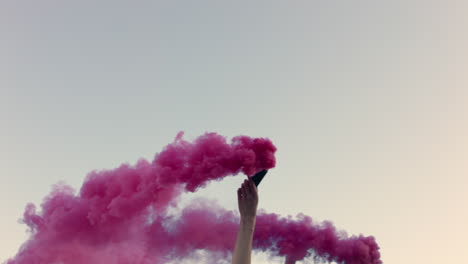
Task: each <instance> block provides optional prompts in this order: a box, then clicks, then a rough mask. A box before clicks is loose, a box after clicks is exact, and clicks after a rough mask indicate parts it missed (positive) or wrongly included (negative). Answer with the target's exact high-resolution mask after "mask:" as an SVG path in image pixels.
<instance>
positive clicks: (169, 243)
mask: <svg viewBox="0 0 468 264" xmlns="http://www.w3.org/2000/svg"><path fill="white" fill-rule="evenodd" d="M182 135H183V134H182V133H179V134H178V135H177V137H176V139H175V141H174V142H173V143H172V144H170V145H168V146H166V147H165V149H164V150H163V151H162V152H161V153H159V154H157V155H156V156H155V158H154V160H153V161H151V162H149V161H146V160H140V161H138V163H137V164H136V165H134V166H130V165H127V164H124V165H121V166H120V167H118V168H116V169H114V170H105V171H93V172H91V173H89V174H88V176H87V178H86V179H85V182H84V184H83V186H82V187H81V189H80V192H79V193H78V194H75V193H74V191H73V189H72V188H71V187H69V186H66V185H56V186H55V187H54V189H53V191H52V192H51V193H50V194H49V195H48V196H47V197H46V198H45V199H44V202H43V203H42V204H41V211H40V212H36V208H35V206H34V205H32V204H28V205H27V207H26V210H25V212H24V215H23V222H24V223H26V224H27V225H28V227H29V231H30V233H31V237H30V239H29V240H28V241H27V242H26V243H25V244H24V245H23V246H22V247H21V248H20V250H19V252H18V253H17V255H16V256H15V257H14V258H13V259H10V260H8V261H7V262H6V263H7V264H78V263H90V264H94V263H96V264H97V263H118V264H120V263H121V264H130V263H131V264H149V263H152V264H155V263H156V264H158V263H167V262H170V261H173V260H177V259H182V258H185V257H188V256H192V255H193V252H194V251H195V250H197V249H203V250H205V251H206V252H212V253H213V254H215V255H213V256H216V258H218V259H217V260H214V259H213V261H212V262H216V263H223V261H224V262H226V259H228V258H229V254H230V252H232V249H233V247H234V242H235V235H236V230H237V223H238V216H237V214H236V213H234V212H230V211H225V210H223V209H221V208H215V207H213V206H212V205H211V204H209V203H207V202H200V201H199V202H197V203H195V204H193V205H191V206H189V207H187V208H185V209H184V210H182V212H181V215H180V216H178V217H177V218H175V217H174V216H171V215H169V214H168V213H167V210H168V208H170V207H171V206H172V205H175V203H176V202H177V199H176V198H177V197H178V196H179V195H180V194H182V193H183V192H185V191H189V192H194V191H196V190H197V189H198V188H200V187H203V186H204V185H205V184H206V183H207V182H208V181H210V180H215V179H221V178H223V177H225V176H228V175H235V174H238V173H240V172H242V173H244V174H247V175H252V174H254V173H255V172H257V171H259V170H262V169H270V168H272V167H274V166H275V158H274V153H275V151H276V148H275V146H274V145H273V144H272V143H271V142H270V141H269V140H268V139H263V138H256V139H252V138H249V137H246V136H239V137H235V138H233V139H232V142H231V143H230V144H228V143H226V139H225V138H224V137H222V136H220V135H217V134H215V133H207V134H205V135H203V136H200V137H199V138H197V139H196V140H195V141H194V142H193V143H191V142H188V141H185V140H183V139H182ZM254 247H255V248H256V249H259V250H267V251H269V252H271V254H273V255H280V256H287V257H288V259H289V260H290V261H292V262H293V261H295V260H301V259H303V258H305V257H308V256H311V253H313V254H315V256H319V257H322V258H324V259H326V260H335V261H339V262H343V263H347V264H355V263H369V264H378V263H381V262H380V260H379V255H378V247H377V245H376V244H375V242H374V240H373V238H372V237H367V238H366V237H357V238H349V239H348V238H344V237H342V236H340V235H339V234H337V232H336V231H335V229H334V228H333V226H332V225H331V224H329V223H325V224H324V225H323V226H318V225H313V224H312V222H311V220H310V218H309V217H306V216H302V217H301V218H300V219H299V220H292V219H289V218H281V217H279V216H278V215H275V214H266V213H260V214H259V216H258V219H257V227H256V233H255V240H254ZM312 251H313V252H312ZM358 261H360V262H358Z"/></svg>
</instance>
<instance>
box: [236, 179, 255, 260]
mask: <svg viewBox="0 0 468 264" xmlns="http://www.w3.org/2000/svg"><path fill="white" fill-rule="evenodd" d="M237 201H238V205H239V212H240V226H239V231H238V233H237V240H236V246H235V248H234V254H233V256H232V264H250V263H251V262H250V257H251V251H252V240H253V232H254V228H255V217H256V214H257V205H258V193H257V188H256V187H255V184H254V182H253V181H252V180H245V181H244V183H242V185H241V187H240V188H239V189H238V190H237Z"/></svg>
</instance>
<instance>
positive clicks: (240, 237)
mask: <svg viewBox="0 0 468 264" xmlns="http://www.w3.org/2000/svg"><path fill="white" fill-rule="evenodd" d="M254 229H255V217H254V218H249V219H242V218H241V221H240V226H239V231H238V233H237V240H236V246H235V248H234V254H233V256H232V264H250V263H251V262H250V259H251V251H252V240H253V232H254Z"/></svg>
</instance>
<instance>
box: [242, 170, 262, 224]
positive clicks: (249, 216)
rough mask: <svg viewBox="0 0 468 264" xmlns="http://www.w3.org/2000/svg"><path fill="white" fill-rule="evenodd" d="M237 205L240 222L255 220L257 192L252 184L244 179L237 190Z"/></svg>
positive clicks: (249, 180)
mask: <svg viewBox="0 0 468 264" xmlns="http://www.w3.org/2000/svg"><path fill="white" fill-rule="evenodd" d="M237 203H238V205H239V212H240V215H241V220H255V216H256V214H257V205H258V192H257V187H255V184H254V182H253V181H252V180H251V179H246V180H245V181H244V182H243V183H242V185H241V187H240V188H239V189H237Z"/></svg>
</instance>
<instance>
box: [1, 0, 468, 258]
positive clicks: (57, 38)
mask: <svg viewBox="0 0 468 264" xmlns="http://www.w3.org/2000/svg"><path fill="white" fill-rule="evenodd" d="M467 11H468V4H467V2H465V1H456V0H447V1H423V0H418V1H416V0H414V1H412V0H405V1H403V0H394V1H334V0H332V1H231V2H227V1H203V0H202V1H138V2H136V1H115V0H114V1H108V0H106V1H50V0H42V1H7V0H1V2H0V121H1V130H0V165H1V166H0V176H1V185H0V195H1V196H0V209H1V212H2V217H1V218H0V234H1V237H2V239H1V240H0V261H4V260H6V259H7V258H9V257H12V256H14V255H15V254H16V252H17V251H18V249H19V247H20V245H21V244H22V243H23V242H25V241H26V239H27V234H26V233H25V230H26V227H25V225H22V224H19V223H18V219H19V218H20V217H21V215H22V213H23V210H24V207H25V205H26V204H27V203H28V202H34V203H36V204H40V203H41V200H42V198H43V197H44V196H45V195H47V194H48V192H49V191H50V187H51V185H52V184H54V183H57V182H59V181H64V182H66V183H68V184H70V185H71V186H73V187H74V188H75V189H77V190H78V189H79V188H80V186H81V183H82V181H83V179H84V177H85V175H86V173H87V172H89V171H91V170H93V169H102V168H114V167H116V166H118V165H119V164H120V163H122V162H130V163H134V162H136V160H137V159H138V158H140V157H144V158H147V159H152V158H153V156H154V154H155V153H157V152H159V151H161V150H162V148H163V147H164V146H165V145H166V144H168V143H170V142H171V141H172V140H173V138H174V137H175V136H176V134H177V132H178V131H181V130H182V131H185V138H186V139H194V138H196V137H197V136H199V135H201V134H203V133H204V132H206V131H209V132H217V133H219V134H222V135H225V136H227V137H228V138H231V137H233V136H236V135H240V134H244V135H248V136H252V137H268V138H270V139H271V140H272V141H273V143H274V144H275V145H276V146H277V147H278V152H277V155H276V157H277V168H275V169H274V170H271V171H270V172H269V174H268V176H267V178H266V179H265V181H264V182H262V185H261V186H260V205H259V206H260V207H261V208H264V209H266V210H267V211H268V212H275V213H279V214H282V215H285V216H286V215H288V214H290V215H296V214H297V213H301V212H302V213H304V214H306V215H309V216H311V217H312V218H313V219H316V220H331V221H332V222H333V223H334V224H335V225H336V226H337V228H339V229H342V230H346V231H347V232H348V234H350V235H353V234H355V235H358V234H361V233H362V234H364V235H372V236H375V238H376V240H377V242H378V244H379V245H380V248H381V249H380V252H381V255H382V260H383V261H384V263H425V264H432V263H468V253H466V252H468V251H467V248H466V245H467V242H466V238H467V236H468V227H467V225H466V224H467V223H468V210H467V207H466V201H467V200H468V177H467V173H468V165H467V164H468V139H467V138H466V135H467V134H468V115H467V113H468V77H467V74H466V73H467V70H468V50H467V48H466V47H468V31H467V30H466V29H467V26H468V16H466V14H467ZM242 179H243V177H240V176H239V177H236V178H232V179H227V180H225V181H223V182H221V183H216V184H212V185H210V186H208V187H207V189H205V190H203V191H200V192H198V193H196V194H195V195H194V196H203V197H209V198H212V199H217V200H218V201H219V203H220V204H221V205H222V206H223V207H225V208H227V209H232V210H235V209H236V200H235V190H236V189H237V187H238V185H240V183H241V181H242ZM230 192H232V195H228V194H229V193H230ZM187 199H190V197H187ZM264 261H265V260H264V256H256V257H255V258H254V259H253V263H266V262H264ZM275 261H276V262H274V263H281V259H278V260H275Z"/></svg>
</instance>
